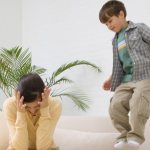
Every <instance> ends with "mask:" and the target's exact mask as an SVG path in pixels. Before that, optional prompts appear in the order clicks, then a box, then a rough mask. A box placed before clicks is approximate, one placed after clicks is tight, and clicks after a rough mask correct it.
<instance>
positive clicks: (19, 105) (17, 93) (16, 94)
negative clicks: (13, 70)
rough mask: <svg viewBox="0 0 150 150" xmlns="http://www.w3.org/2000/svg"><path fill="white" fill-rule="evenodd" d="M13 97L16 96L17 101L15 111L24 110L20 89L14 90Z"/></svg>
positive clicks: (24, 105)
mask: <svg viewBox="0 0 150 150" xmlns="http://www.w3.org/2000/svg"><path fill="white" fill-rule="evenodd" d="M15 97H16V102H17V111H19V112H25V111H26V108H25V107H26V104H23V99H24V97H23V96H21V97H20V91H18V90H16V91H15Z"/></svg>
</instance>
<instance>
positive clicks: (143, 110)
mask: <svg viewBox="0 0 150 150" xmlns="http://www.w3.org/2000/svg"><path fill="white" fill-rule="evenodd" d="M146 93H147V92H146ZM146 93H145V92H144V93H143V94H142V96H141V98H140V102H139V104H138V114H139V115H141V116H143V117H146V118H149V116H150V96H148V95H150V94H146Z"/></svg>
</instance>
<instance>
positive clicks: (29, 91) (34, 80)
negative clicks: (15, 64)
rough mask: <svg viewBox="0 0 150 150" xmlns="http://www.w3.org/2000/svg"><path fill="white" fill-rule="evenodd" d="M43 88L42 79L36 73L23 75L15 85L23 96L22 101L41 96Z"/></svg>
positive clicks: (29, 100)
mask: <svg viewBox="0 0 150 150" xmlns="http://www.w3.org/2000/svg"><path fill="white" fill-rule="evenodd" d="M44 88H45V85H44V82H43V80H42V79H41V77H40V76H39V75H38V74H36V73H29V74H26V75H23V76H22V77H21V78H20V80H19V83H18V86H17V90H18V91H20V95H21V96H24V102H33V101H34V100H35V99H37V98H39V97H41V93H42V92H43V90H44Z"/></svg>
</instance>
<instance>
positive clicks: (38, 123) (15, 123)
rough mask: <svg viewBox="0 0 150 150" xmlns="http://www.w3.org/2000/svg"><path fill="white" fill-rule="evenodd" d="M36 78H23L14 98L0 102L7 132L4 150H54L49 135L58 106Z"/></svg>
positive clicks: (59, 112) (55, 100) (28, 75)
mask: <svg viewBox="0 0 150 150" xmlns="http://www.w3.org/2000/svg"><path fill="white" fill-rule="evenodd" d="M49 94H50V90H49V89H48V87H45V85H44V82H43V81H42V79H41V78H40V76H39V75H38V74H35V73H30V74H27V75H24V76H23V77H22V78H21V79H20V81H19V83H18V87H17V90H16V91H15V96H13V97H11V98H8V99H7V100H6V101H5V102H4V113H5V116H6V120H7V124H8V128H9V136H10V139H9V147H8V149H7V150H58V148H57V147H56V146H55V144H54V141H53V133H54V130H55V127H56V124H57V121H58V119H59V117H60V114H61V103H60V101H59V100H58V99H55V98H52V97H50V96H49Z"/></svg>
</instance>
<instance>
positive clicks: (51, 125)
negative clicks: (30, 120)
mask: <svg viewBox="0 0 150 150" xmlns="http://www.w3.org/2000/svg"><path fill="white" fill-rule="evenodd" d="M49 93H50V90H49V89H48V88H47V87H46V88H45V89H44V93H42V102H39V104H40V107H41V108H40V112H41V116H40V118H39V126H38V128H37V132H36V147H37V150H46V149H48V148H51V145H52V141H53V134H54V130H55V127H56V124H57V122H58V119H59V117H60V114H61V110H62V105H61V101H60V100H59V99H54V98H52V97H50V98H49ZM48 101H50V103H48Z"/></svg>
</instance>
